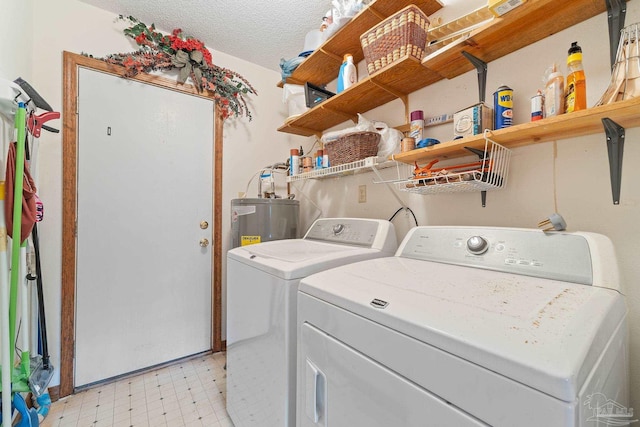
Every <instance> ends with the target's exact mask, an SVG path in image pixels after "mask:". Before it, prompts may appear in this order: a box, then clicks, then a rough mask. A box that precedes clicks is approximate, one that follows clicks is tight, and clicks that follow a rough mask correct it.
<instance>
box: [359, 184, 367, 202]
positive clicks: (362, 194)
mask: <svg viewBox="0 0 640 427" xmlns="http://www.w3.org/2000/svg"><path fill="white" fill-rule="evenodd" d="M366 202H367V186H366V185H361V186H359V187H358V203H366Z"/></svg>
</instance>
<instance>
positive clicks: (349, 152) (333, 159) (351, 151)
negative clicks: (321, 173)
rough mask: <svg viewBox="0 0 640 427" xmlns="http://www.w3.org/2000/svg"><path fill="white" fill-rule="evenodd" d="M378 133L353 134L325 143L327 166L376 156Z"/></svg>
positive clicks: (378, 140)
mask: <svg viewBox="0 0 640 427" xmlns="http://www.w3.org/2000/svg"><path fill="white" fill-rule="evenodd" d="M379 142H380V134H379V133H378V132H353V133H348V134H345V135H342V136H341V137H339V138H338V139H336V140H335V141H330V142H327V143H325V145H324V149H325V150H327V154H328V155H329V164H330V165H331V166H338V165H342V164H345V163H351V162H355V161H356V160H362V159H366V158H367V157H373V156H377V155H378V143H379Z"/></svg>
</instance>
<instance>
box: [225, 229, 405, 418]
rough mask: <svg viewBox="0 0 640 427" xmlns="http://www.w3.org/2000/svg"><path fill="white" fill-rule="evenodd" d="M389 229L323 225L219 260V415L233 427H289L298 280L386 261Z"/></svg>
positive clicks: (391, 241)
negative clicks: (223, 292)
mask: <svg viewBox="0 0 640 427" xmlns="http://www.w3.org/2000/svg"><path fill="white" fill-rule="evenodd" d="M397 246H398V245H397V240H396V235H395V230H394V227H393V224H391V223H390V222H389V221H384V220H376V219H359V218H326V219H319V220H317V221H315V222H314V223H313V225H312V226H311V227H310V229H309V230H308V231H307V233H306V234H305V236H304V237H303V238H301V239H288V240H278V241H272V242H265V243H260V244H256V245H250V246H244V247H239V248H235V249H232V250H230V251H229V252H228V255H227V412H228V413H229V415H230V417H231V419H232V420H233V423H234V424H235V426H236V427H243V426H260V427H269V426H274V427H276V426H277V427H285V426H286V427H293V426H295V408H296V405H295V402H296V305H297V304H296V301H297V291H298V284H299V282H300V279H301V278H303V277H306V276H308V275H310V274H313V273H317V272H319V271H323V270H327V269H330V268H332V267H337V266H340V265H344V264H348V263H351V262H357V261H362V260H366V259H371V258H378V257H385V256H392V255H393V254H394V253H395V251H396V249H397Z"/></svg>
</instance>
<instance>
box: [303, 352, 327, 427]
mask: <svg viewBox="0 0 640 427" xmlns="http://www.w3.org/2000/svg"><path fill="white" fill-rule="evenodd" d="M305 378H306V380H305V389H306V390H305V413H306V415H307V417H308V418H309V419H311V420H312V421H313V423H314V424H316V425H318V426H326V419H327V416H326V415H327V414H326V407H327V406H326V403H327V387H326V384H327V381H326V377H325V375H324V373H323V372H322V371H321V370H320V369H318V367H317V366H316V365H314V364H313V362H311V361H310V360H309V359H307V363H306V372H305Z"/></svg>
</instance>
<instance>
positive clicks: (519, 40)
mask: <svg viewBox="0 0 640 427" xmlns="http://www.w3.org/2000/svg"><path fill="white" fill-rule="evenodd" d="M606 10H607V8H606V2H605V1H603V0H563V1H557V0H529V1H527V2H525V3H524V4H523V5H522V6H519V7H517V8H515V9H514V10H512V11H511V12H509V13H507V14H505V15H503V16H501V17H498V18H495V19H493V20H492V21H490V22H489V23H487V24H486V25H484V26H481V27H479V28H477V29H475V30H473V31H471V32H470V33H469V35H468V36H467V37H462V38H460V39H458V40H456V41H455V42H453V43H451V44H448V45H447V46H445V47H444V48H442V49H440V50H438V51H436V52H433V53H432V54H430V55H427V56H426V57H425V58H424V59H423V60H422V63H423V65H424V66H425V67H427V68H429V69H430V70H433V71H435V72H437V73H438V74H440V75H441V76H442V77H445V78H447V79H452V78H454V77H457V76H459V75H461V74H464V73H466V72H468V71H470V70H473V69H474V66H473V65H472V64H471V63H470V62H469V61H468V60H467V59H466V58H465V57H463V56H462V54H461V52H462V51H466V52H468V53H470V54H471V55H473V56H475V57H477V58H479V59H481V60H483V61H484V62H491V61H493V60H495V59H498V58H501V57H503V56H505V55H508V54H509V53H512V52H515V51H517V50H519V49H521V48H523V47H525V46H528V45H530V44H532V43H535V42H537V41H540V40H542V39H544V38H546V37H548V36H550V35H552V34H555V33H557V32H558V31H561V30H564V29H565V28H569V27H571V26H573V25H575V24H578V23H580V22H582V21H585V20H587V19H589V18H592V17H594V16H596V15H598V14H600V13H602V12H605V11H606ZM603 34H606V32H604V31H603Z"/></svg>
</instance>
